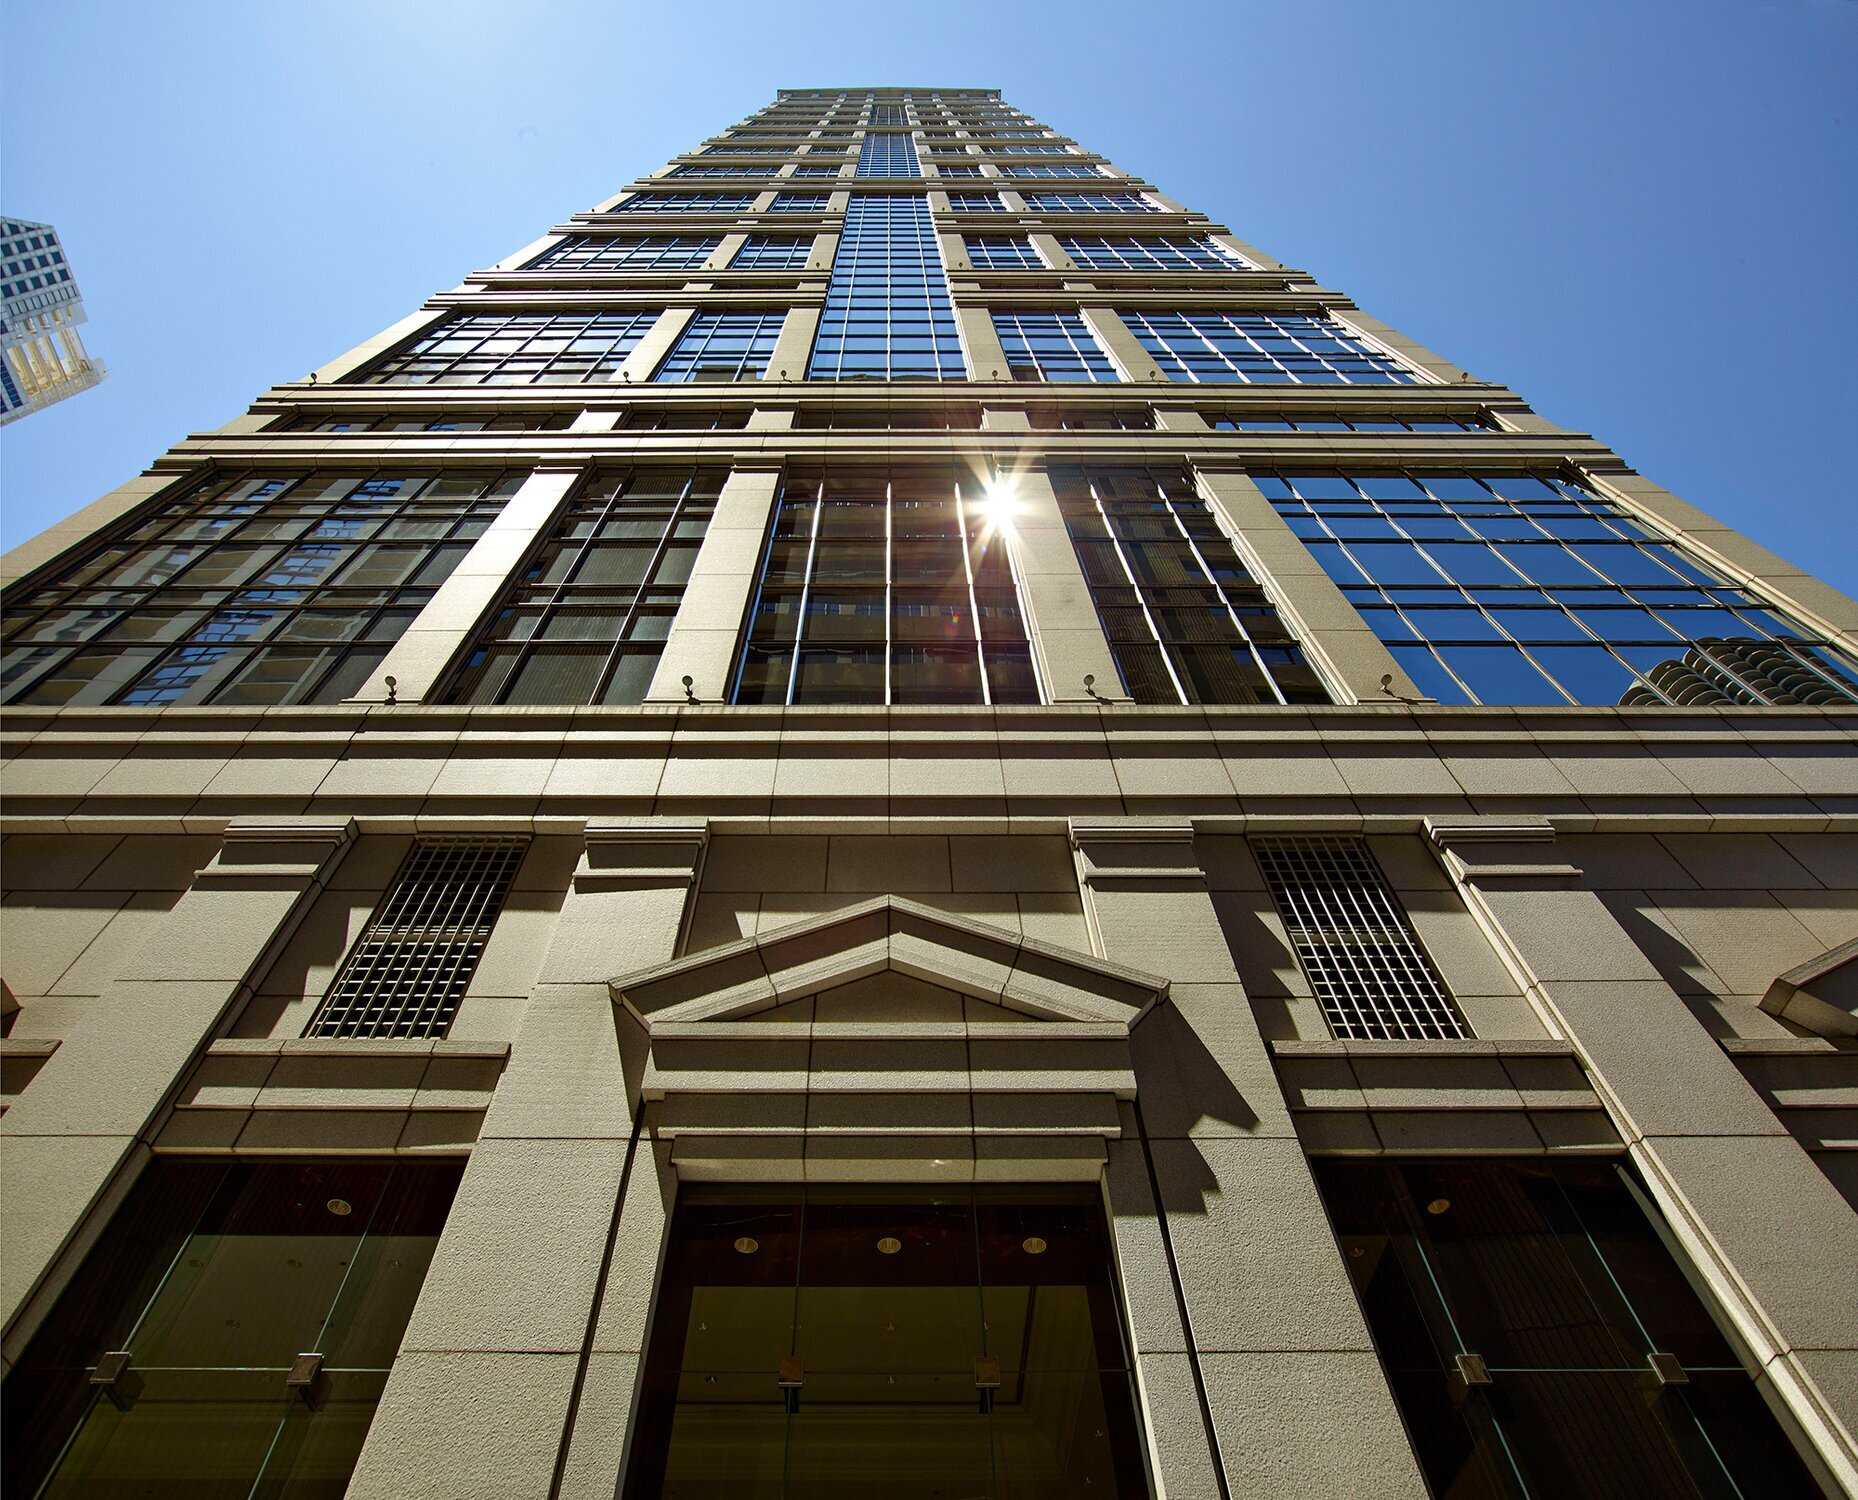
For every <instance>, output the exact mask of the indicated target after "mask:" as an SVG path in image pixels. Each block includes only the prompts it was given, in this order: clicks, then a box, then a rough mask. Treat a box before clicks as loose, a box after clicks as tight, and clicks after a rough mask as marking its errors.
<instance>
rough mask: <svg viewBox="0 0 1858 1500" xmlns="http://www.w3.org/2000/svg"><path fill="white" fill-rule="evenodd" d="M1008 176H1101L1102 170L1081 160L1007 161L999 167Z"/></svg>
mask: <svg viewBox="0 0 1858 1500" xmlns="http://www.w3.org/2000/svg"><path fill="white" fill-rule="evenodd" d="M1000 170H1001V172H1002V173H1003V174H1004V175H1006V176H1008V177H1102V176H1103V170H1102V168H1100V167H1095V166H1092V165H1091V164H1090V163H1089V162H1082V161H1065V162H1058V161H1022V162H1008V163H1007V164H1006V165H1005V166H1003V167H1002V168H1001V169H1000Z"/></svg>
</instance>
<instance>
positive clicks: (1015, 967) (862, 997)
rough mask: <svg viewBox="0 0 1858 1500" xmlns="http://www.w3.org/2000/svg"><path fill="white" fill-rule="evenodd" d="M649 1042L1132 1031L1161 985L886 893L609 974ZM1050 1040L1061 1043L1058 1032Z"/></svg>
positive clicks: (1118, 967) (615, 990) (1117, 966)
mask: <svg viewBox="0 0 1858 1500" xmlns="http://www.w3.org/2000/svg"><path fill="white" fill-rule="evenodd" d="M609 987H610V989H611V992H612V996H613V1000H614V1003H615V1004H617V1005H620V1006H623V1007H624V1008H625V1009H626V1010H627V1011H629V1012H630V1013H631V1014H632V1015H634V1016H635V1017H637V1019H638V1020H639V1021H640V1023H641V1024H642V1025H643V1026H644V1027H645V1029H646V1030H647V1031H648V1032H649V1033H651V1034H652V1035H654V1036H664V1035H671V1034H676V1033H678V1032H681V1031H682V1030H683V1028H685V1027H689V1026H704V1027H713V1026H728V1027H730V1028H731V1029H735V1028H737V1027H740V1026H742V1025H745V1024H752V1025H755V1026H757V1027H758V1028H759V1027H760V1026H761V1025H764V1024H765V1025H770V1026H780V1025H788V1024H792V1023H795V1022H805V1023H810V1024H815V1025H831V1026H833V1027H834V1028H835V1029H836V1028H838V1027H842V1026H844V1027H860V1028H864V1027H870V1028H877V1029H882V1030H888V1031H890V1032H892V1033H893V1034H896V1035H904V1034H934V1033H935V1032H937V1031H939V1030H940V1029H941V1028H943V1027H945V1026H946V1027H972V1026H973V1025H975V1024H987V1025H992V1024H996V1023H997V1024H1001V1025H1025V1024H1028V1023H1031V1024H1034V1025H1039V1024H1043V1025H1045V1026H1058V1027H1067V1028H1069V1027H1082V1028H1085V1029H1086V1030H1091V1031H1095V1030H1098V1029H1099V1028H1105V1029H1107V1028H1114V1029H1116V1030H1119V1031H1122V1032H1125V1033H1126V1032H1127V1031H1128V1030H1129V1029H1130V1028H1131V1027H1133V1026H1134V1025H1135V1023H1136V1022H1137V1021H1139V1020H1140V1019H1141V1018H1142V1017H1143V1016H1144V1015H1145V1014H1147V1012H1148V1010H1149V1009H1150V1007H1152V1006H1153V1005H1154V1004H1155V1003H1156V1002H1157V1001H1158V1000H1160V999H1162V998H1163V997H1164V996H1165V995H1166V994H1167V981H1166V980H1164V979H1159V978H1156V977H1155V976H1154V975H1152V974H1143V973H1140V972H1138V971H1136V970H1133V969H1129V968H1125V967H1124V966H1122V965H1120V964H1113V963H1109V962H1106V961H1105V960H1103V959H1100V958H1097V957H1095V956H1093V955H1091V954H1088V953H1080V952H1078V951H1076V950H1075V949H1069V948H1063V947H1059V946H1057V945H1055V944H1051V943H1042V942H1038V941H1035V940H1034V939H1031V938H1027V937H1024V936H1022V935H1021V934H1019V933H1016V932H1010V931H1007V930H1006V929H1004V928H1000V927H994V926H992V925H990V924H988V923H985V922H977V921H973V920H971V919H968V918H964V917H955V916H950V915H949V914H947V913H945V912H939V911H936V910H935V909H934V908H932V907H928V906H924V905H922V904H921V903H919V902H915V901H909V900H905V899H904V898H902V897H898V896H880V897H876V898H874V899H872V900H870V901H863V902H860V903H858V904H857V905H855V906H850V907H846V908H844V909H843V910H841V911H837V912H832V913H830V914H828V915H826V916H823V917H816V918H812V919H810V920H807V921H802V922H796V923H794V924H792V925H790V926H786V927H780V928H776V929H774V930H773V931H770V932H766V933H762V934H759V935H757V936H756V937H753V938H745V939H743V940H742V941H741V942H737V943H730V944H727V945H726V946H723V947H719V948H710V949H706V950H704V951H703V952H701V953H695V954H691V955H689V956H687V957H685V958H681V959H678V960H676V961H674V962H672V963H668V964H663V965H660V966H658V967H656V968H651V969H644V970H640V971H638V972H636V973H633V974H628V975H624V976H622V977H620V978H617V979H614V980H612V981H611V982H610V986H609ZM1054 1039H1055V1038H1054Z"/></svg>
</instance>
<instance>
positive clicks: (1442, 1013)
mask: <svg viewBox="0 0 1858 1500" xmlns="http://www.w3.org/2000/svg"><path fill="white" fill-rule="evenodd" d="M1252 852H1253V853H1254V854H1256V855H1257V857H1258V865H1259V868H1260V869H1261V870H1263V872H1264V878H1265V880H1266V882H1267V883H1268V884H1269V885H1270V887H1271V899H1272V900H1273V901H1275V902H1276V903H1277V909H1278V913H1279V915H1281V916H1282V917H1283V919H1284V926H1285V928H1286V930H1287V932H1288V935H1289V937H1290V941H1291V945H1292V946H1293V947H1294V948H1295V949H1296V953H1297V962H1298V963H1300V964H1301V965H1302V966H1303V972H1304V974H1305V975H1306V976H1307V977H1308V979H1309V981H1310V987H1311V989H1313V990H1314V991H1315V993H1316V999H1317V1001H1318V1003H1320V1004H1321V1006H1322V1008H1323V1017H1324V1019H1325V1020H1327V1021H1328V1023H1329V1029H1330V1030H1331V1031H1333V1032H1334V1033H1335V1034H1336V1035H1337V1036H1338V1037H1341V1038H1343V1039H1344V1040H1348V1041H1414V1040H1419V1039H1422V1038H1423V1039H1431V1040H1453V1039H1462V1038H1466V1037H1469V1036H1470V1035H1471V1028H1470V1027H1469V1026H1467V1025H1466V1024H1465V1020H1464V1017H1463V1016H1462V1015H1460V1014H1459V1011H1458V1007H1457V1006H1456V1005H1455V1004H1454V1003H1453V1002H1452V997H1451V996H1450V995H1449V994H1448V993H1447V992H1446V989H1445V984H1444V981H1443V980H1441V979H1440V978H1439V973H1438V970H1437V969H1435V968H1434V967H1433V966H1432V960H1431V959H1429V958H1427V957H1426V952H1425V950H1424V949H1423V948H1421V947H1420V946H1419V938H1418V936H1417V934H1415V933H1414V931H1413V926H1412V923H1410V922H1409V921H1407V918H1406V913H1405V912H1403V911H1402V910H1401V909H1400V907H1399V904H1398V903H1397V902H1396V901H1395V899H1394V893H1393V891H1392V890H1391V889H1390V888H1389V887H1388V885H1387V882H1386V880H1384V879H1383V878H1382V876H1381V872H1380V870H1379V868H1378V867H1377V866H1376V865H1375V863H1374V860H1373V857H1372V856H1371V855H1370V854H1369V853H1368V851H1367V849H1366V848H1365V847H1364V846H1363V845H1362V844H1361V843H1360V842H1359V841H1358V840H1355V839H1348V838H1294V839H1290V838H1285V839H1275V838H1274V839H1257V840H1255V841H1254V842H1253V844H1252Z"/></svg>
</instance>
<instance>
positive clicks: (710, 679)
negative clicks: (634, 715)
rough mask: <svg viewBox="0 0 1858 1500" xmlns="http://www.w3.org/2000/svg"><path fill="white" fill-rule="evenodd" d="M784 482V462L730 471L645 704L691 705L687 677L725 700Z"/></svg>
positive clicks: (699, 690) (699, 689)
mask: <svg viewBox="0 0 1858 1500" xmlns="http://www.w3.org/2000/svg"><path fill="white" fill-rule="evenodd" d="M789 415H791V413H790V414H789ZM780 482H781V461H780V459H779V458H773V459H768V460H765V461H764V463H763V464H744V463H741V462H738V463H737V464H736V466H735V467H734V468H733V469H731V470H730V471H729V478H728V479H727V480H725V481H724V483H723V487H722V493H721V494H719V495H718V496H717V497H716V513H715V515H714V516H713V517H712V518H711V520H710V524H709V528H708V529H707V530H706V531H705V532H704V533H703V542H702V544H701V545H700V546H699V547H698V548H697V557H696V561H695V562H693V563H692V564H691V568H690V578H689V580H688V581H687V582H686V583H685V585H684V597H683V602H682V603H681V604H680V605H679V606H678V611H677V617H676V619H674V620H673V621H672V622H671V634H670V636H669V638H668V639H667V640H666V641H665V645H664V652H663V654H662V655H661V656H660V657H659V658H658V668H657V670H656V671H655V672H654V673H653V674H652V682H651V686H650V687H649V688H648V689H646V693H645V701H646V702H647V703H683V702H685V701H687V700H686V695H685V692H684V684H683V678H685V677H686V676H688V677H689V678H690V679H691V692H693V693H695V694H696V696H697V697H698V698H699V699H701V700H702V701H703V702H705V703H721V702H725V701H727V699H728V696H729V669H730V667H731V666H732V665H733V663H734V661H735V648H736V641H737V640H738V638H739V637H740V635H741V632H742V630H743V628H744V624H743V622H744V621H745V620H746V619H747V616H748V606H749V601H750V600H751V599H752V598H753V597H754V593H755V585H756V583H757V581H758V579H759V576H760V574H759V569H760V566H761V548H762V544H763V542H765V541H766V539H767V535H768V521H769V518H770V517H771V516H772V515H773V513H774V497H775V495H776V494H777V493H778V492H779V490H780Z"/></svg>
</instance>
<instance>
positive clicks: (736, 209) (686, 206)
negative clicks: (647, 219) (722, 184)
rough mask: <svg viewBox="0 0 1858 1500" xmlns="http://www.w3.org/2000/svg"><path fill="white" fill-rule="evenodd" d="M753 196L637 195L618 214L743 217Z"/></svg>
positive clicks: (618, 210)
mask: <svg viewBox="0 0 1858 1500" xmlns="http://www.w3.org/2000/svg"><path fill="white" fill-rule="evenodd" d="M754 201H755V198H754V194H752V193H634V194H633V195H632V196H631V197H630V198H628V199H627V200H626V201H625V202H624V203H622V204H620V205H619V207H618V208H616V209H614V210H613V212H614V213H616V214H744V213H747V212H748V209H749V205H750V204H752V203H753V202H754Z"/></svg>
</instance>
